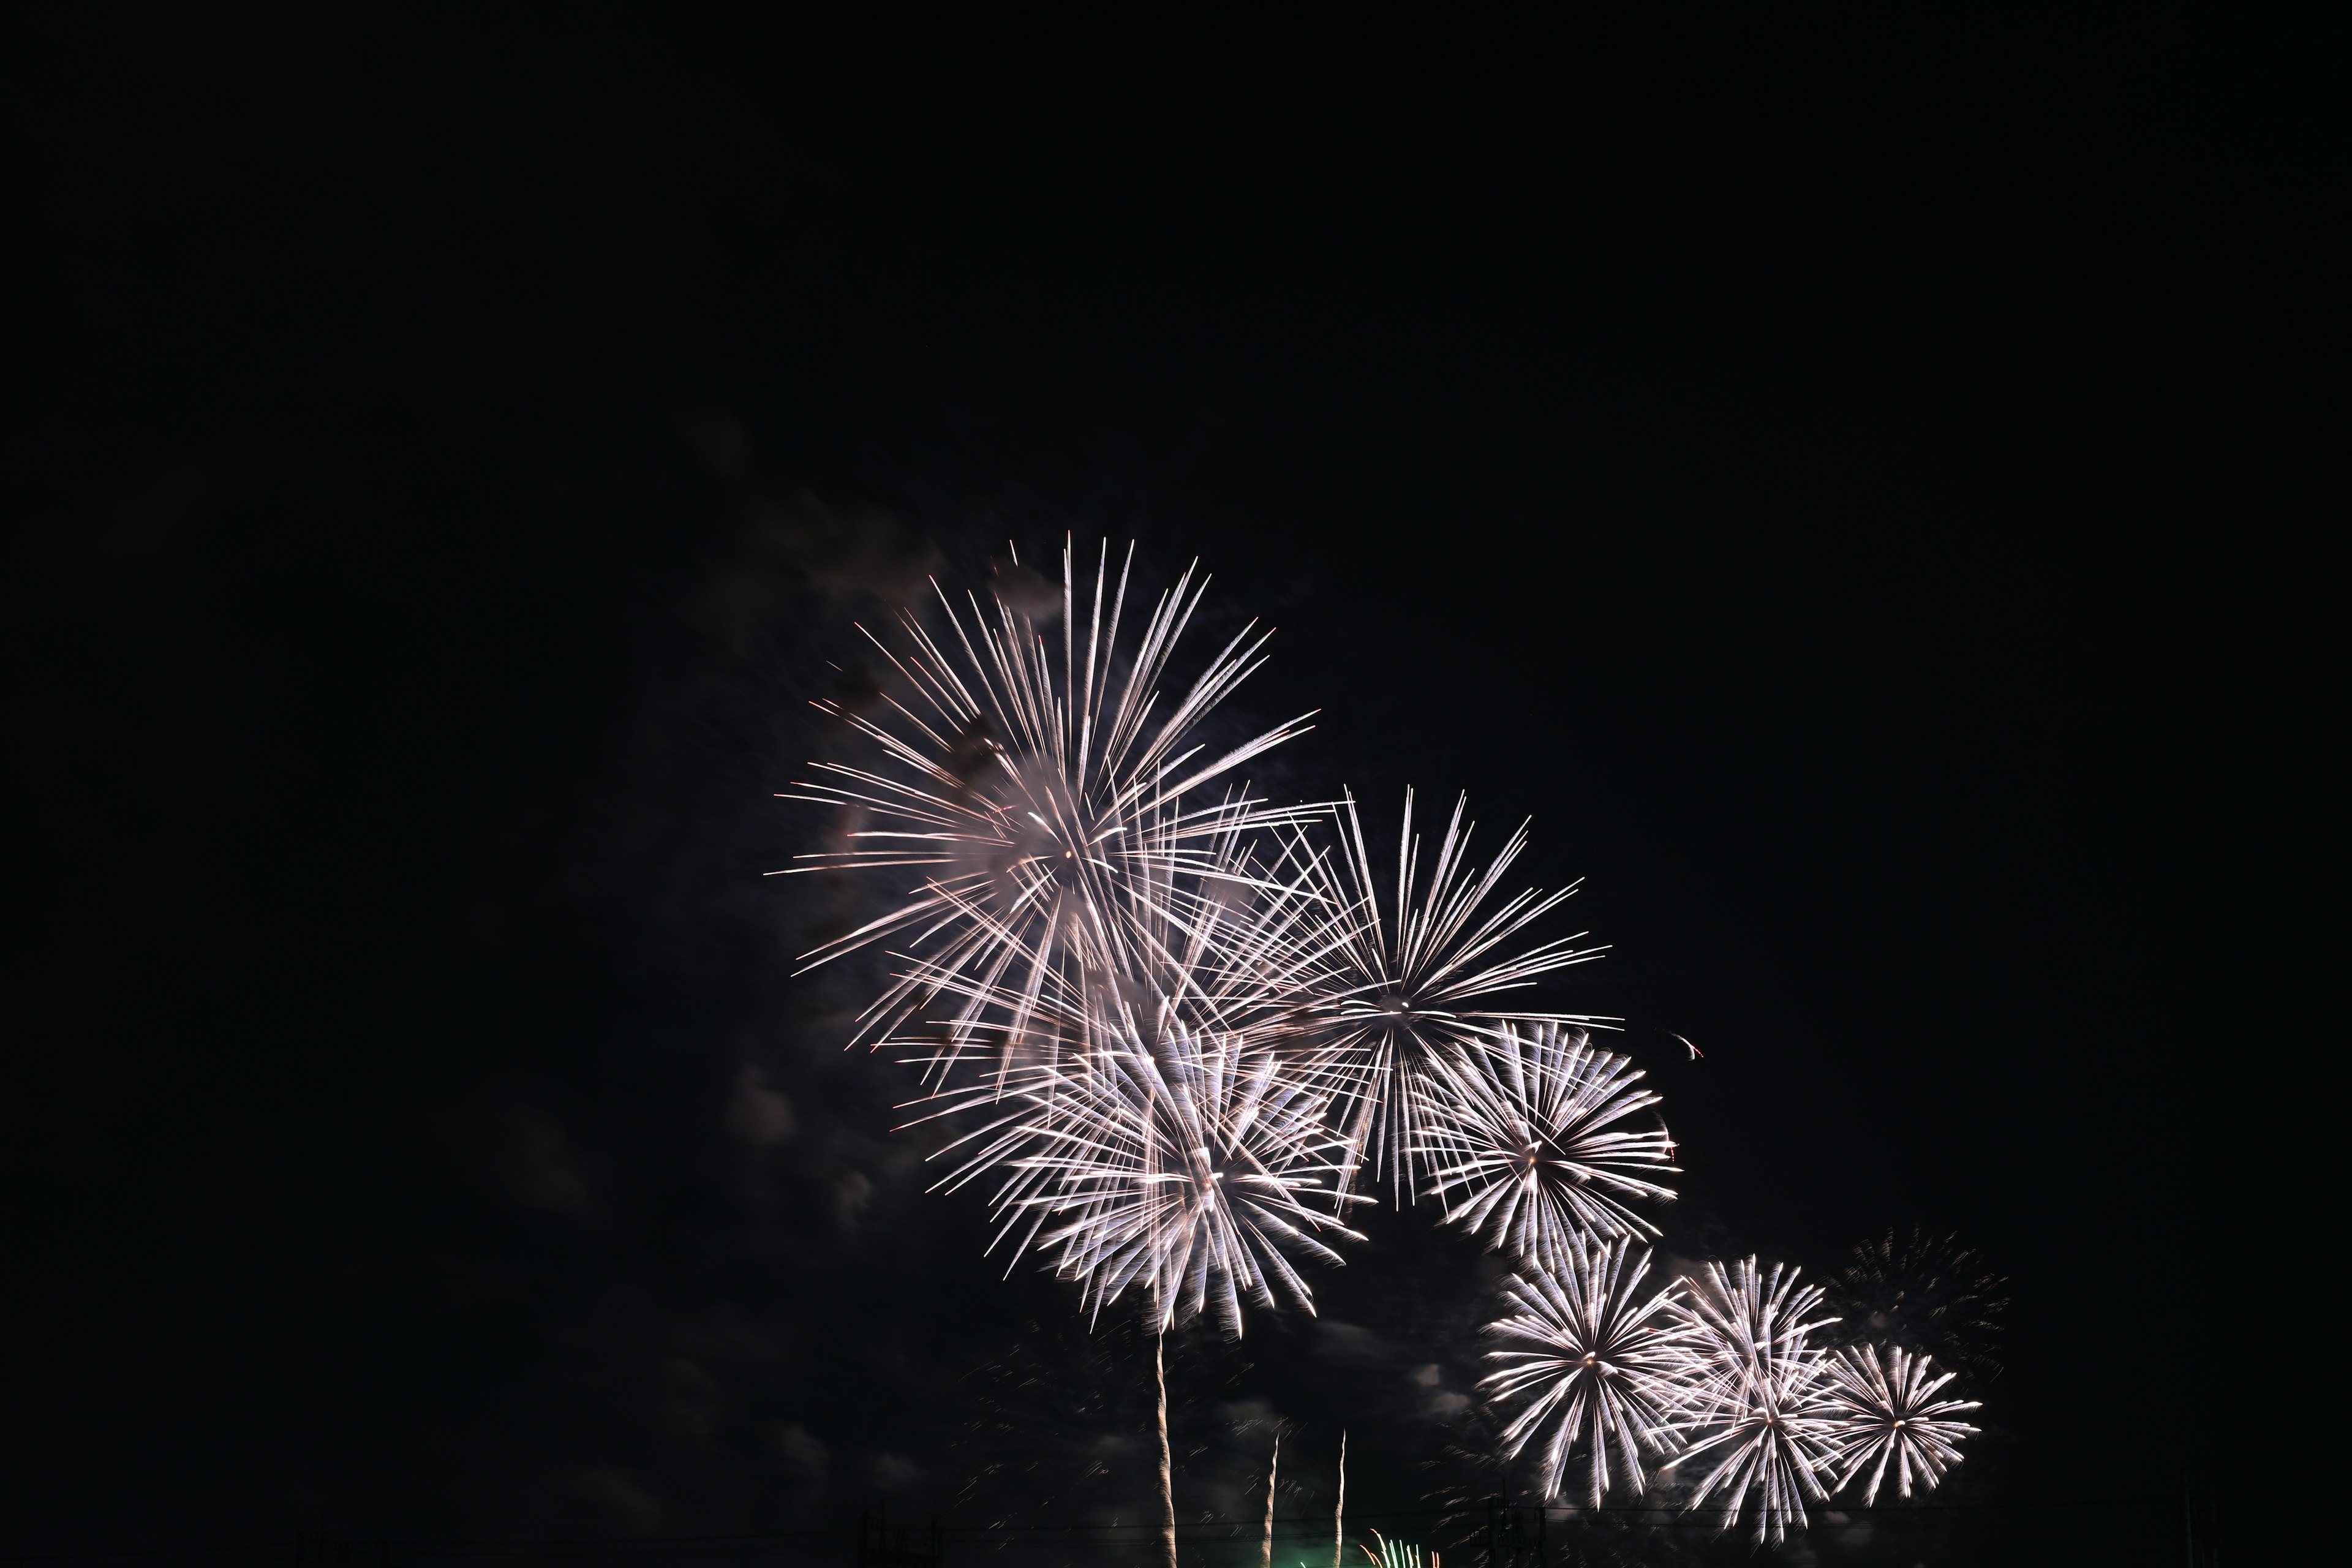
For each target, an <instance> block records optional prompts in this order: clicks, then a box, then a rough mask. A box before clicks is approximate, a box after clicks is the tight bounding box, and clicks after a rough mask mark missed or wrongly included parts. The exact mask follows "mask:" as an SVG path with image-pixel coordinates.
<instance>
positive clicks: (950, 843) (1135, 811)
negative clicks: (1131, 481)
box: [782, 546, 1310, 1053]
mask: <svg viewBox="0 0 2352 1568" xmlns="http://www.w3.org/2000/svg"><path fill="white" fill-rule="evenodd" d="M1132 557H1133V551H1132V550H1131V549H1130V550H1129V563H1123V564H1122V565H1121V567H1120V570H1119V574H1118V581H1117V583H1116V584H1115V585H1110V586H1108V591H1107V584H1108V565H1109V552H1108V546H1106V547H1105V550H1104V552H1103V554H1102V558H1101V560H1100V561H1099V562H1098V563H1097V568H1096V573H1095V580H1094V590H1093V595H1092V599H1091V603H1088V602H1087V598H1086V596H1085V595H1083V594H1082V593H1081V592H1080V590H1079V585H1078V584H1077V581H1076V573H1075V570H1074V562H1073V559H1072V555H1071V552H1070V551H1069V550H1068V549H1067V548H1065V550H1064V552H1063V555H1062V602H1061V605H1060V620H1061V637H1060V644H1061V646H1060V648H1059V649H1058V652H1059V654H1060V658H1059V659H1058V660H1057V659H1055V657H1054V654H1055V651H1056V650H1055V649H1054V648H1053V647H1051V639H1050V638H1049V637H1047V635H1046V634H1045V631H1043V630H1041V628H1040V625H1039V622H1038V621H1037V620H1036V619H1034V618H1033V617H1032V616H1030V615H1029V614H1028V613H1027V611H1026V610H1025V609H1024V608H1023V607H1020V606H1017V605H1013V604H1008V603H1007V602H1006V600H1005V598H1004V597H1003V595H992V606H993V608H992V611H991V609H989V608H985V607H983V606H982V604H981V603H980V601H979V599H978V597H977V596H976V595H973V596H971V598H970V601H969V605H968V614H967V613H965V612H961V611H959V609H958V608H957V606H956V605H955V604H954V603H953V602H952V601H951V600H950V599H949V598H948V596H947V595H946V594H945V593H944V592H943V591H940V593H939V598H940V605H941V606H942V607H943V608H944V609H945V611H946V616H947V622H948V627H949V634H950V635H948V636H946V637H939V638H935V637H932V636H931V634H930V633H929V631H927V630H926V629H925V628H924V626H923V624H922V622H921V621H920V620H919V618H918V617H917V616H915V615H914V614H913V613H912V612H908V613H907V614H905V615H904V616H901V627H900V629H901V631H902V632H903V634H904V640H905V644H906V646H905V647H904V648H903V650H893V649H892V648H891V647H888V646H887V645H886V644H884V643H883V642H882V641H881V640H880V639H879V638H874V637H872V634H871V633H868V634H867V636H868V637H869V638H870V639H871V640H873V641H874V643H875V646H876V647H877V649H879V650H880V652H881V655H882V657H883V658H885V659H887V661H888V662H889V665H890V667H891V668H893V669H894V670H896V671H897V673H898V676H899V678H900V680H901V684H902V687H903V700H902V699H901V697H895V696H894V697H887V698H886V699H885V700H884V701H885V705H886V708H887V711H885V712H883V713H881V714H880V716H879V717H875V718H869V717H867V716H866V715H865V714H862V713H858V712H853V711H851V710H848V709H846V708H844V707H842V706H841V705H839V704H838V703H835V702H830V701H820V702H818V703H817V704H816V706H817V707H818V708H819V709H821V710H824V711H825V712H827V713H830V714H832V715H833V716H834V717H835V718H837V719H839V720H840V721H843V722H844V723H845V724H846V725H848V726H849V727H851V728H852V729H854V730H855V731H857V732H858V733H860V734H861V735H863V736H864V737H865V738H866V740H867V741H869V742H873V743H874V744H875V745H877V747H878V748H879V749H880V752H881V753H882V755H881V760H880V761H879V762H878V763H877V764H875V766H873V767H856V766H851V765H848V764H845V763H816V764H814V767H815V770H816V772H817V773H819V774H821V775H822V776H821V777H820V778H819V779H818V780H817V781H816V782H814V783H804V784H796V785H795V786H794V787H793V791H790V792H786V793H785V794H784V795H783V796H782V798H785V799H791V800H806V801H814V802H818V803H820V804H824V805H834V806H837V807H841V808H843V809H844V810H845V813H846V814H847V816H848V817H849V818H850V821H851V826H850V827H849V829H848V832H847V837H846V840H845V842H846V844H847V846H848V847H845V848H842V849H836V850H829V851H825V852H822V853H816V854H809V855H803V856H798V857H795V858H796V859H797V860H799V861H801V862H803V864H799V865H795V866H793V867H792V868H790V869H791V870H792V871H814V870H826V869H862V870H873V871H888V872H895V873H898V874H900V875H902V876H907V877H911V878H912V879H913V881H914V886H913V887H912V888H911V889H908V892H907V894H906V895H905V901H904V902H902V903H900V904H899V905H898V907H897V908H895V909H893V910H890V911H889V912H888V913H887V914H884V915H883V916H881V917H880V918H878V919H877V920H874V921H869V922H867V923H866V924H865V925H863V926H861V927H859V928H858V929H857V930H856V931H851V932H849V933H848V934H847V935H845V936H842V937H839V938H836V939H835V940H834V941H832V942H826V943H825V944H824V945H823V946H821V947H818V948H816V949H814V950H813V951H812V952H809V953H807V954H805V955H804V957H803V965H804V967H805V968H814V967H815V966H816V965H818V964H822V963H828V962H830V961H832V960H834V959H836V958H839V957H841V956H842V955H844V954H845V953H848V952H855V951H856V950H858V949H860V948H863V947H866V946H868V945H871V944H873V943H876V942H884V941H886V940H891V939H903V940H904V941H905V942H906V943H907V951H905V952H901V953H900V954H899V956H900V957H901V958H902V959H904V960H905V961H906V962H907V963H908V965H909V967H908V969H907V970H906V971H905V972H903V973H900V974H898V976H897V977H896V978H895V979H894V980H893V981H892V982H891V984H889V985H887V987H886V988H885V989H884V990H883V992H882V994H880V995H879V996H878V997H877V999H876V1000H875V1002H874V1003H873V1005H871V1006H869V1007H868V1008H867V1009H866V1011H865V1012H864V1013H863V1014H861V1015H860V1016H859V1028H858V1031H857V1034H856V1039H878V1038H880V1037H883V1036H885V1035H887V1033H888V1032H889V1031H890V1030H891V1029H892V1028H894V1027H896V1026H897V1025H898V1023H900V1022H901V1021H903V1020H905V1019H906V1018H908V1016H913V1015H915V1014H918V1013H919V1012H921V1011H923V1010H925V1009H927V1008H928V1007H929V1006H930V1005H931V1004H933V1003H934V1002H935V1001H937V1000H939V999H940V997H941V996H942V995H947V996H950V998H951V1000H952V1001H953V1002H954V1005H953V1007H952V1009H951V1011H950V1016H947V1017H946V1018H944V1019H942V1020H940V1025H941V1026H942V1028H943V1029H944V1031H945V1037H946V1038H947V1040H948V1041H949V1043H950V1047H952V1051H953V1052H955V1053H961V1052H963V1051H967V1050H971V1049H973V1048H976V1047H980V1046H982V1045H983V1044H984V1043H986V1042H987V1041H988V1040H990V1039H992V1038H1004V1037H1008V1034H1009V1036H1012V1037H1017V1036H1018V1035H1019V1034H1020V1033H1021V1031H1022V1028H1023V1026H1024V1007H1025V1006H1028V1005H1034V1004H1035V1003H1036V1001H1037V999H1038V998H1039V997H1040V996H1041V995H1042V994H1044V993H1045V991H1046V990H1047V989H1048V988H1049V987H1050V986H1052V985H1054V984H1057V983H1058V984H1065V985H1068V984H1075V983H1076V982H1075V980H1074V976H1075V975H1076V973H1077V972H1079V971H1081V970H1086V969H1092V970H1094V971H1097V972H1098V973H1119V972H1121V971H1123V970H1125V969H1127V968H1128V967H1129V965H1130V962H1131V960H1132V959H1133V958H1134V957H1135V955H1137V954H1138V953H1139V952H1148V951H1149V947H1150V929H1149V928H1150V927H1152V926H1154V925H1155V924H1156V925H1160V926H1162V927H1164V926H1165V925H1167V924H1168V923H1169V922H1170V921H1175V922H1177V923H1180V924H1181V923H1183V922H1184V919H1185V915H1184V911H1183V910H1178V909H1175V908H1172V907H1171V906H1172V905H1173V904H1174V903H1175V902H1177V901H1179V900H1181V896H1182V895H1181V893H1180V891H1179V889H1181V888H1182V887H1184V886H1185V885H1187V884H1192V883H1197V882H1198V881H1199V880H1200V879H1202V877H1203V875H1207V876H1211V877H1213V875H1214V874H1215V873H1214V870H1213V868H1212V867H1210V866H1209V865H1208V864H1207V862H1206V861H1205V860H1204V858H1203V857H1202V854H1201V852H1200V851H1201V847H1202V845H1204V844H1206V843H1208V842H1210V841H1212V840H1214V839H1216V838H1217V837H1220V836H1221V835H1231V834H1233V833H1234V832H1235V831H1237V830H1240V829H1244V828H1249V827H1256V826H1267V825H1272V824H1280V823H1296V822H1298V821H1301V820H1303V819H1304V817H1305V816H1307V815H1310V813H1308V812H1306V811H1303V810H1301V809H1295V808H1275V807H1271V806H1267V805H1265V803H1263V802H1260V801H1257V800H1255V799H1253V798H1251V797H1250V796H1249V795H1247V793H1246V792H1245V791H1233V790H1228V792H1227V793H1226V794H1225V795H1223V798H1221V799H1219V800H1217V801H1215V802H1213V803H1211V804H1206V805H1203V804H1200V803H1199V801H1198V799H1197V795H1196V792H1199V791H1201V790H1202V788H1203V786H1205V785H1207V784H1211V783H1212V782H1213V781H1216V780H1220V779H1224V778H1225V777H1226V775H1227V774H1229V773H1231V772H1232V771H1233V770H1234V769H1235V768H1237V767H1239V766H1241V765H1242V764H1244V763H1246V762H1248V761H1249V760H1250V759H1251V758H1253V757H1255V756H1257V755H1259V754H1260V753H1262V752H1265V751H1266V750H1267V749H1269V748H1270V747H1273V746H1276V745H1278V744H1280V743H1281V742H1284V741H1286V740H1289V739H1291V738H1292V737H1293V736H1296V735H1297V734H1299V733H1301V732H1302V731H1304V730H1305V729H1306V728H1307V722H1306V716H1302V717H1300V718H1298V719H1294V720H1292V721H1289V722H1287V723H1285V724H1280V725H1277V726H1276V727H1275V728H1274V729H1272V730H1269V731H1265V733H1264V734H1261V735H1259V736H1257V737H1255V739H1253V740H1250V741H1247V742H1244V743H1243V744H1241V745H1239V746H1236V747H1234V748H1233V749H1232V750H1230V751H1228V752H1224V753H1223V754H1222V755H1218V756H1214V757H1210V756H1207V755H1204V754H1203V753H1204V748H1203V747H1202V745H1201V743H1200V742H1198V741H1197V740H1196V739H1195V731H1197V730H1198V729H1199V727H1200V725H1201V723H1202V720H1203V719H1204V718H1206V717H1207V715H1208V714H1209V712H1210V711H1211V710H1213V708H1214V707H1215V706H1216V704H1217V703H1218V702H1219V701H1220V700H1223V698H1224V697H1225V696H1227V695H1228V694H1229V693H1231V692H1232V690H1233V689H1234V687H1236V686H1237V685H1239V684H1240V683H1241V682H1242V681H1243V680H1244V679H1246V678H1247V677H1248V676H1249V674H1250V673H1251V672H1252V671H1253V670H1255V669H1256V668H1258V666H1259V665H1260V664H1261V663H1263V662H1264V661H1263V658H1261V657H1260V649H1261V648H1262V647H1264V645H1265V637H1266V636H1267V635H1270V634H1264V633H1259V632H1257V631H1256V630H1255V623H1252V625H1251V626H1249V627H1245V628H1244V630H1243V631H1242V632H1241V633H1240V634H1239V635H1238V636H1236V637H1234V639H1233V640H1232V641H1231V642H1230V643H1228V644H1227V645H1226V646H1225V647H1224V648H1223V651H1221V652H1220V653H1219V654H1218V655H1217V656H1216V657H1215V658H1213V659H1211V660H1210V661H1209V663H1208V665H1207V667H1206V668H1204V669H1203V670H1202V673H1201V675H1200V676H1199V678H1198V679H1196V680H1194V682H1193V683H1192V687H1191V688H1190V689H1188V690H1187V691H1186V692H1185V694H1184V695H1183V697H1182V698H1181V700H1179V701H1177V702H1175V703H1174V704H1173V705H1172V706H1171V705H1167V704H1164V703H1163V702H1162V701H1161V692H1160V681H1161V679H1162V678H1163V677H1164V676H1165V675H1166V673H1167V670H1168V666H1169V661H1170V658H1171V655H1172V654H1173V652H1174V650H1175V647H1176V644H1177V642H1178V640H1179V638H1180V637H1181V636H1182V634H1183V631H1184V629H1185V626H1186V625H1187V623H1188V622H1189V621H1190V620H1191V618H1192V614H1193V612H1194V611H1195V609H1196V608H1197V607H1198V606H1199V604H1200V601H1201V595H1202V594H1203V593H1204V592H1205V591H1206V589H1207V581H1206V579H1202V580H1201V581H1200V582H1198V583H1196V582H1195V581H1194V579H1193V574H1192V572H1191V571H1189V570H1188V571H1187V572H1186V573H1185V574H1184V575H1183V576H1182V577H1181V578H1180V579H1179V580H1178V582H1177V584H1176V585H1175V587H1174V588H1172V589H1171V590H1170V591H1169V592H1168V593H1166V594H1163V595H1160V600H1159V602H1158V604H1157V605H1156V606H1155V607H1154V608H1153V610H1152V611H1151V613H1150V616H1148V617H1147V618H1146V620H1145V624H1144V626H1143V630H1142V634H1141V636H1140V637H1139V640H1138V641H1137V643H1136V644H1135V645H1134V646H1133V647H1127V646H1124V645H1122V643H1121V641H1120V637H1119V625H1120V620H1121V617H1122V612H1123V610H1124V608H1125V605H1126V603H1127V594H1128V577H1129V565H1130V564H1131V563H1132ZM934 587H935V589H936V584H934ZM1016 597H1018V595H1016ZM1106 610H1107V611H1108V614H1107V615H1106ZM1081 615H1084V616H1085V617H1086V619H1087V626H1086V629H1085V632H1084V635H1083V636H1080V635H1079V633H1078V632H1077V630H1076V623H1077V621H1078V619H1079V618H1080V616H1081ZM861 629H863V628H861ZM1122 667H1123V668H1124V670H1125V673H1124V674H1123V675H1122V674H1120V673H1119V670H1120V668H1122ZM1228 782H1229V783H1230V781H1228ZM1005 999H1009V1000H1010V1003H1011V1007H1012V1012H1013V1021H1012V1023H1011V1025H1010V1026H1009V1030H1007V1031H999V1032H996V1033H994V1034H992V1032H991V1031H990V1029H989V1028H988V1018H989V1016H990V1015H989V1009H990V1007H991V1006H992V1005H997V1004H999V1003H1001V1002H1003V1000H1005Z"/></svg>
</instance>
